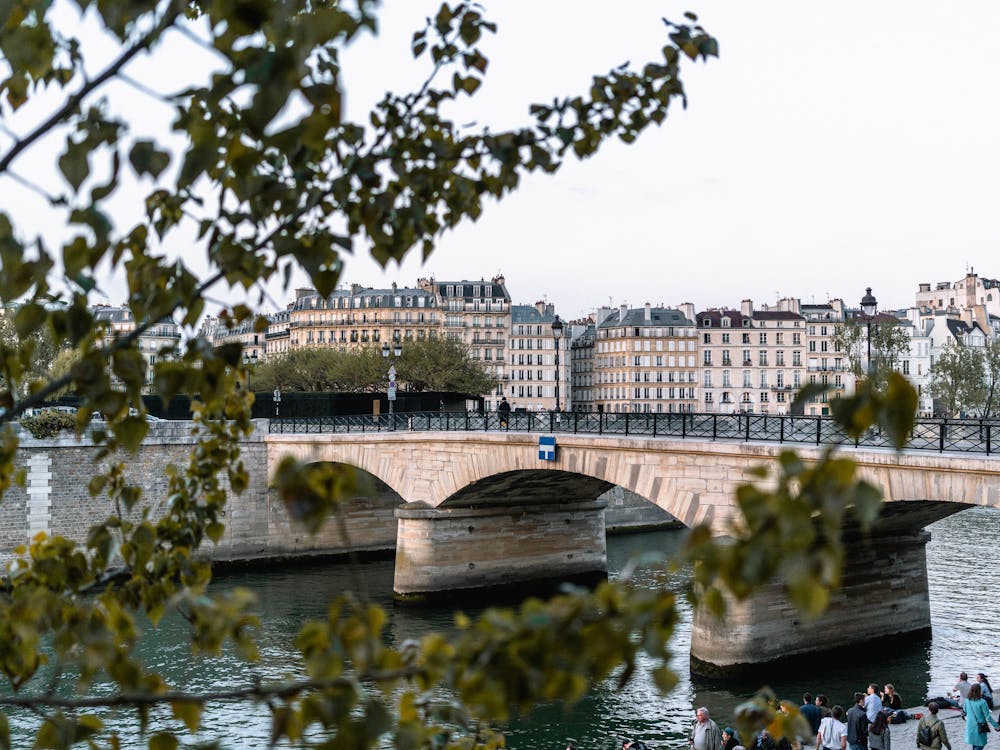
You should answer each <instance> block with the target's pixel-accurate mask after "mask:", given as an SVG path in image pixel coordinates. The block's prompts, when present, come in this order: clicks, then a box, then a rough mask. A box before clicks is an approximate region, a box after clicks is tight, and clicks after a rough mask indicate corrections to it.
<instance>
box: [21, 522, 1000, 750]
mask: <svg viewBox="0 0 1000 750" xmlns="http://www.w3.org/2000/svg"><path fill="white" fill-rule="evenodd" d="M929 531H930V532H931V535H932V539H931V542H930V543H929V544H928V547H927V557H928V572H929V576H930V591H931V619H932V626H933V635H932V637H931V639H928V640H927V641H924V642H919V643H912V642H909V643H906V644H897V643H893V642H891V641H888V640H887V641H886V643H885V644H884V648H879V649H878V650H877V651H876V652H875V653H874V654H872V653H868V654H867V655H865V656H857V655H854V654H852V653H851V652H850V651H847V650H841V652H839V653H838V654H837V655H836V656H835V657H829V656H827V657H822V658H818V657H817V658H816V659H815V660H812V661H810V662H809V663H807V664H806V665H804V667H803V668H802V669H801V670H796V673H776V674H771V675H767V676H766V678H765V679H766V681H767V682H768V683H769V685H770V687H772V688H773V689H774V690H775V691H776V693H777V694H778V695H779V696H781V697H785V698H790V699H798V698H799V697H800V696H801V694H802V693H803V692H804V691H806V690H809V691H811V692H813V693H816V692H822V693H826V694H827V695H828V696H830V699H831V702H832V703H833V702H839V703H843V704H845V705H846V703H847V702H848V697H849V695H850V694H851V693H852V692H853V691H854V690H857V689H862V688H863V686H865V685H867V684H868V683H869V682H877V683H883V682H892V683H894V685H895V686H896V689H897V691H898V692H900V693H901V694H902V696H903V704H904V705H906V706H910V705H916V704H917V703H919V702H920V701H921V700H922V699H923V697H924V696H925V695H928V694H932V695H938V694H942V693H944V692H946V691H947V689H948V688H949V687H950V686H951V685H953V684H954V683H955V680H956V677H957V675H958V672H959V671H962V670H965V671H967V672H969V673H974V672H978V671H984V672H986V673H987V674H992V673H993V672H994V671H996V673H997V674H996V676H997V677H1000V671H997V670H998V669H1000V644H998V641H997V638H996V634H997V631H998V629H1000V605H998V604H997V602H996V600H995V599H994V598H993V591H992V589H991V582H992V574H993V572H994V570H995V568H994V565H995V563H994V561H993V560H992V556H993V555H994V554H995V552H996V550H997V547H998V544H1000V513H998V512H997V511H995V510H991V509H988V508H974V509H970V510H967V511H963V512H962V513H959V514H957V515H954V516H952V517H950V518H947V519H945V520H943V521H940V522H938V523H936V524H934V525H933V526H931V527H930V528H929ZM683 533H684V532H683V531H677V530H670V531H659V532H650V533H641V534H631V535H624V536H612V537H610V538H609V539H608V563H609V571H610V575H611V576H612V577H616V576H618V575H619V574H620V572H621V570H622V569H623V567H624V566H625V564H626V562H627V561H628V560H629V559H630V558H632V557H634V556H641V555H643V554H647V553H665V554H667V555H669V554H670V553H671V552H673V551H675V550H676V549H677V548H678V546H679V545H680V543H681V540H682V538H683ZM360 578H361V579H362V580H363V584H364V586H365V587H366V588H367V590H368V591H367V595H368V596H369V597H370V598H371V599H373V600H374V601H376V602H378V603H379V604H381V605H383V606H384V607H386V609H388V610H389V612H390V617H391V624H390V631H391V637H392V638H393V640H394V641H395V642H396V643H400V642H402V641H403V640H404V639H407V638H414V637H420V636H421V635H423V634H424V633H427V632H429V631H431V630H435V629H445V628H447V627H449V626H450V624H451V622H452V613H451V611H450V610H448V609H443V608H439V609H414V608H411V607H396V606H394V604H393V600H392V561H391V560H376V561H367V562H363V563H361V564H360ZM634 578H635V579H636V580H637V581H638V582H639V583H640V584H642V585H648V586H657V587H668V588H674V589H678V590H679V589H680V587H681V585H682V584H683V574H677V575H673V576H671V575H667V574H664V573H662V572H661V571H659V570H658V569H655V568H653V567H650V566H641V565H640V566H639V568H638V570H637V571H636V572H635V574H634ZM351 581H352V575H351V570H350V568H349V566H348V565H347V564H346V563H323V564H313V565H296V566H290V567H282V568H273V569H270V570H264V571H261V570H254V571H253V572H247V573H227V574H224V575H219V576H217V578H216V581H215V582H214V583H213V586H215V587H217V588H219V589H223V588H230V587H234V586H245V587H248V588H250V589H252V590H253V591H255V592H256V593H257V595H258V597H259V599H260V602H261V606H262V611H261V617H262V631H263V632H262V637H261V639H260V641H261V646H262V648H261V661H260V663H258V664H255V665H247V664H244V663H242V662H240V661H239V660H237V659H236V658H235V657H232V656H229V655H224V656H222V657H220V658H218V659H195V658H192V657H191V656H190V654H189V653H188V647H187V645H186V643H185V641H184V628H183V624H182V623H181V622H180V621H170V620H169V618H168V619H167V620H165V621H164V623H163V624H162V625H161V628H160V632H159V633H158V634H157V638H156V639H155V643H154V644H152V646H151V647H148V648H147V649H146V650H145V651H144V652H143V653H142V658H143V659H144V660H145V661H146V662H147V663H148V664H149V666H150V667H151V668H155V669H159V670H162V671H163V673H164V674H165V675H166V676H167V679H168V680H169V681H170V682H171V683H172V684H174V685H175V686H177V687H179V688H182V689H185V690H189V691H193V692H199V691H203V690H205V691H207V690H215V689H220V688H222V687H224V686H238V685H243V684H246V683H247V682H248V681H249V680H251V679H252V677H253V676H254V675H260V676H261V677H262V679H263V680H264V681H265V682H266V681H268V680H272V679H279V678H281V677H283V676H286V675H289V674H292V673H294V672H295V671H296V669H297V667H298V662H297V660H296V658H295V654H294V649H293V647H292V642H293V639H294V635H295V633H296V632H297V630H298V628H299V627H300V626H301V624H302V622H303V621H304V620H305V619H307V618H311V617H317V618H318V617H323V616H324V614H325V609H326V603H327V602H328V601H329V600H330V599H331V598H333V597H335V596H336V595H337V594H338V593H339V592H341V591H343V590H344V589H346V588H350V587H351V586H352V583H351ZM679 606H680V614H681V623H680V625H679V627H678V628H677V633H676V635H675V638H674V642H673V644H672V645H673V651H674V657H673V660H672V665H671V666H672V667H673V669H674V670H675V671H676V672H677V674H678V675H679V677H680V682H679V683H678V685H677V687H675V688H674V690H673V691H672V692H671V693H670V694H669V695H667V696H665V697H661V696H659V695H658V693H657V692H656V689H655V688H654V686H653V684H652V681H651V680H650V679H649V676H648V666H649V665H648V664H644V665H643V666H644V667H645V668H646V669H641V670H640V671H639V672H638V674H637V675H636V677H635V678H634V679H633V680H632V682H631V683H630V684H629V685H628V686H626V688H625V689H624V690H622V691H615V690H614V689H613V686H611V685H603V686H600V687H598V688H597V689H595V690H593V691H592V692H591V693H590V695H589V696H588V697H587V698H585V699H584V700H583V701H581V703H580V704H578V705H577V706H576V707H575V708H574V709H573V710H572V711H569V712H567V711H565V710H564V709H563V708H561V707H556V706H548V707H543V708H541V709H539V710H538V711H536V712H535V713H534V714H533V715H532V716H530V717H525V718H522V719H521V720H519V721H517V722H515V723H514V724H513V725H512V726H510V727H507V745H508V747H511V748H519V749H520V748H525V749H526V750H559V749H560V748H562V747H565V745H566V744H567V743H568V742H572V743H573V744H575V745H577V746H578V747H581V748H587V749H588V750H589V749H590V748H605V749H610V748H612V747H620V742H621V739H622V738H623V737H635V738H641V739H643V740H645V741H646V742H647V743H649V744H650V745H651V746H653V747H655V748H671V747H681V746H685V747H686V743H685V742H684V739H683V737H684V735H685V732H686V729H687V727H688V726H689V725H690V722H691V720H692V718H693V708H694V707H696V706H701V705H704V706H707V707H708V708H709V709H710V711H711V713H712V716H713V718H715V719H716V720H717V721H718V722H719V724H720V726H721V725H724V724H726V723H728V722H729V720H730V718H731V716H732V713H733V709H734V707H735V706H736V705H737V704H738V703H740V702H741V701H743V700H745V699H746V697H748V696H749V695H751V694H753V692H754V691H755V690H756V689H757V688H758V687H760V684H761V683H760V681H759V680H758V681H756V682H753V683H737V682H732V681H728V682H727V681H714V682H708V681H704V680H701V679H698V678H692V676H691V674H690V672H689V669H688V646H689V639H690V622H691V612H690V610H689V609H688V608H687V605H686V604H685V603H684V602H683V599H681V600H680V605H679ZM994 684H995V685H998V686H1000V680H998V681H996V682H995V683H994ZM105 719H106V722H107V723H108V724H113V725H115V726H117V727H118V728H119V730H120V731H121V732H122V733H123V735H124V736H128V735H131V736H132V738H133V739H134V738H135V737H136V734H137V732H136V731H135V730H136V727H135V721H134V718H133V717H132V716H131V715H130V714H129V713H127V712H121V713H120V714H119V713H109V714H108V715H107V716H106V717H105ZM11 722H12V725H13V728H14V729H15V731H20V732H25V731H27V730H29V729H30V728H32V726H33V725H34V723H35V720H34V719H33V718H32V717H31V716H29V715H25V714H20V713H16V714H14V715H12V716H11ZM166 726H172V727H174V728H179V727H178V726H177V724H176V722H172V720H171V719H170V718H169V717H168V716H166V715H165V714H156V713H155V712H154V716H153V721H152V728H153V729H156V728H163V727H166ZM268 729H269V720H268V716H267V712H266V711H261V710H257V711H256V712H250V711H246V710H245V707H244V708H236V707H234V706H231V705H224V704H223V705H216V706H212V707H210V708H209V709H207V710H206V712H205V715H204V717H203V728H202V731H201V732H200V733H199V735H198V738H199V739H200V740H203V741H204V740H210V739H219V740H221V742H222V743H223V747H228V748H253V747H265V746H266V744H267V738H268ZM124 746H126V747H144V746H145V744H144V743H143V742H140V741H138V740H137V739H134V742H132V741H130V742H129V743H126V745H124Z"/></svg>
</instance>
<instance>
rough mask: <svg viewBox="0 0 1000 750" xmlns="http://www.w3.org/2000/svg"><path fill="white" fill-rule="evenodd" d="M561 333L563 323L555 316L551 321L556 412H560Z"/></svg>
mask: <svg viewBox="0 0 1000 750" xmlns="http://www.w3.org/2000/svg"><path fill="white" fill-rule="evenodd" d="M562 332H563V322H562V321H561V320H559V316H558V315H556V318H555V320H553V321H552V338H553V339H554V340H555V343H556V412H559V411H560V408H559V339H561V338H562Z"/></svg>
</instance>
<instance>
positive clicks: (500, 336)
mask: <svg viewBox="0 0 1000 750" xmlns="http://www.w3.org/2000/svg"><path fill="white" fill-rule="evenodd" d="M417 287H418V288H419V289H420V290H421V291H423V292H426V293H427V294H430V295H431V296H432V297H433V299H434V304H435V308H436V309H437V311H438V315H439V316H440V318H441V327H440V328H439V330H441V331H443V335H445V336H448V337H449V338H452V339H456V340H458V341H462V342H464V343H465V344H466V345H468V347H469V351H470V353H471V355H472V358H473V359H476V360H479V361H480V362H481V363H482V364H483V366H484V367H485V369H486V371H487V372H489V373H490V374H492V375H493V377H495V378H496V380H497V386H496V388H495V389H494V390H493V391H492V392H491V393H485V394H482V395H483V398H484V405H485V408H486V410H487V411H493V410H494V409H496V405H497V404H498V403H500V398H501V396H503V395H504V394H505V393H506V392H507V389H508V387H509V383H510V374H509V372H508V370H507V366H506V362H507V337H508V335H509V332H510V326H511V299H510V293H509V292H508V291H507V287H506V280H505V279H504V277H503V276H495V277H494V278H492V279H490V280H489V281H486V280H485V279H480V280H479V281H467V280H463V281H438V280H436V279H434V278H429V279H428V278H423V279H418V280H417Z"/></svg>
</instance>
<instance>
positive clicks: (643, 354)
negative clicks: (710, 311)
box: [594, 304, 699, 413]
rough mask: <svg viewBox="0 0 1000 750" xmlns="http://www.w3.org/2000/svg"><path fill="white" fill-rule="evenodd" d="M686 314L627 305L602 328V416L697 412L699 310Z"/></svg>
mask: <svg viewBox="0 0 1000 750" xmlns="http://www.w3.org/2000/svg"><path fill="white" fill-rule="evenodd" d="M684 307H685V309H684V310H673V309H668V308H663V307H651V306H650V305H649V304H646V306H645V307H643V308H639V309H632V310H630V309H628V308H627V307H626V306H625V305H622V306H621V308H620V309H619V310H618V311H617V313H612V314H611V315H609V316H608V317H606V318H604V319H603V320H601V321H600V322H598V323H597V326H596V341H595V349H594V379H595V389H596V391H597V393H596V402H597V403H596V405H597V408H598V411H605V412H617V413H623V412H633V413H648V412H653V413H679V412H693V411H695V410H696V409H698V408H699V404H698V400H697V389H698V380H697V378H698V363H697V356H698V352H697V349H698V340H697V330H696V328H695V323H694V320H693V319H692V318H693V316H694V308H693V305H685V306H684Z"/></svg>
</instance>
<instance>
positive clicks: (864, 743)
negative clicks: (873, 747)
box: [847, 693, 868, 750]
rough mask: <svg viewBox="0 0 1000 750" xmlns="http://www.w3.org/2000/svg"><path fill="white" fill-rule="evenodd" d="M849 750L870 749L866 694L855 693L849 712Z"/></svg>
mask: <svg viewBox="0 0 1000 750" xmlns="http://www.w3.org/2000/svg"><path fill="white" fill-rule="evenodd" d="M847 750H868V715H867V714H866V713H865V694H864V693H855V694H854V705H853V706H851V709H850V710H849V711H848V712H847Z"/></svg>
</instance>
